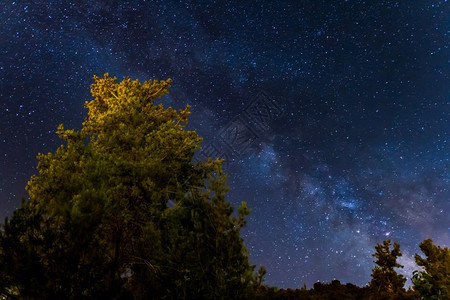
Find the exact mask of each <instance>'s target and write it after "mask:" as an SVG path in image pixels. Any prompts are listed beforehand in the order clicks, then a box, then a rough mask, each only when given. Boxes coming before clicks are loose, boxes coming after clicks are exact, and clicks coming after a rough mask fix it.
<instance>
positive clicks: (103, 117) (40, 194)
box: [0, 74, 261, 299]
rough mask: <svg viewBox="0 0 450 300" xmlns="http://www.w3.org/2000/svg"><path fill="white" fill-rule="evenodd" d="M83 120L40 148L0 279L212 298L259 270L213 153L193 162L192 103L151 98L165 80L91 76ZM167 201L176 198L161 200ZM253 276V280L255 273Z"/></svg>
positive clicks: (28, 291) (23, 284)
mask: <svg viewBox="0 0 450 300" xmlns="http://www.w3.org/2000/svg"><path fill="white" fill-rule="evenodd" d="M94 79H95V82H94V84H92V86H91V93H92V96H93V99H92V100H91V101H88V102H86V104H85V106H86V107H87V108H88V116H87V118H86V120H85V121H84V122H83V124H82V128H81V129H80V130H71V129H70V130H67V129H65V128H64V127H63V125H60V126H59V127H58V130H57V133H58V135H59V137H60V138H61V139H62V140H63V141H64V144H63V145H62V146H60V147H59V148H58V149H57V150H56V151H55V152H54V153H48V154H39V155H38V174H37V175H35V176H32V178H31V179H30V181H29V182H28V184H27V187H26V189H27V191H28V193H29V200H28V201H24V202H23V203H22V206H21V208H20V209H18V210H17V211H16V212H15V213H14V215H13V216H12V218H11V219H10V220H8V219H7V220H6V221H5V224H4V226H3V230H2V231H1V235H0V265H1V270H0V271H1V272H0V288H1V291H0V292H1V293H2V294H3V295H7V296H8V297H11V298H14V297H17V298H26V297H31V298H33V299H49V298H62V297H68V298H71V299H74V298H76V299H79V298H98V297H109V298H130V299H133V298H134V299H152V298H155V299H156V298H158V299H159V298H164V297H166V298H191V299H194V298H199V297H201V298H218V299H233V298H237V297H238V296H237V295H239V297H241V296H242V295H245V293H246V291H247V288H248V287H249V286H250V285H251V284H253V282H255V281H256V280H257V278H256V277H257V276H256V275H254V274H253V270H254V267H253V266H251V265H250V264H249V261H248V253H247V250H246V249H245V247H244V245H243V241H242V239H241V238H240V235H239V233H240V229H241V227H242V226H244V225H245V216H246V215H247V214H248V213H249V209H247V206H246V204H245V202H243V203H242V205H241V206H240V207H239V209H238V212H237V214H233V207H232V206H231V205H230V204H229V203H228V202H227V201H226V200H225V195H226V192H227V190H228V187H227V185H226V175H225V174H224V173H223V172H222V168H221V163H222V161H221V160H212V159H208V160H206V161H199V162H194V161H193V155H194V152H195V151H196V150H197V149H199V148H200V143H201V141H202V139H201V138H200V137H199V136H198V135H197V133H196V132H195V131H190V130H186V124H187V120H188V116H189V114H190V110H189V106H186V108H185V109H181V110H175V109H173V108H171V107H169V108H164V107H163V105H162V104H157V103H155V101H156V100H157V99H159V98H161V97H162V96H164V95H165V94H167V93H168V90H169V86H170V84H171V82H172V81H171V80H170V79H168V80H165V81H157V80H150V81H146V82H144V83H140V82H139V81H138V80H131V79H129V78H126V79H124V80H123V81H122V82H120V83H118V82H117V79H116V78H112V77H110V76H109V75H108V74H105V75H104V77H103V78H99V77H94ZM168 204H173V205H168ZM259 281H261V280H259Z"/></svg>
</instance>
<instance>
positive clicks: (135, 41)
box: [0, 0, 450, 288]
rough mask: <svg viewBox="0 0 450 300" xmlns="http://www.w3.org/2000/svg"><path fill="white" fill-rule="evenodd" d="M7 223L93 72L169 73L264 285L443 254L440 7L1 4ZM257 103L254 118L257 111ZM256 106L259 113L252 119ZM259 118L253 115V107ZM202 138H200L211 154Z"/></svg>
mask: <svg viewBox="0 0 450 300" xmlns="http://www.w3.org/2000/svg"><path fill="white" fill-rule="evenodd" d="M0 8H1V9H0V21H1V23H0V24H1V27H0V157H1V158H0V217H1V218H2V219H3V218H4V217H6V216H9V215H11V214H12V212H13V210H14V209H16V208H17V207H19V205H20V199H21V197H22V196H26V191H25V190H24V187H25V185H26V182H27V181H28V179H29V178H30V176H31V175H32V174H34V173H35V172H36V164H37V160H36V158H35V157H36V155H37V153H39V152H42V153H47V152H53V151H55V149H56V148H57V147H58V146H59V145H60V144H61V141H60V140H59V139H58V137H57V135H56V133H55V131H56V127H57V126H58V125H59V124H60V123H64V125H65V127H66V128H76V129H79V128H80V127H81V123H82V121H83V120H84V118H85V116H86V114H87V110H86V109H85V108H84V106H83V105H84V102H85V101H86V100H90V99H91V98H90V92H89V86H90V84H91V83H92V82H93V79H92V77H93V75H99V76H102V75H103V74H104V73H106V72H109V73H110V75H111V76H117V77H118V79H119V80H122V79H123V78H124V77H131V78H133V79H135V78H138V79H139V80H141V81H144V80H147V79H167V78H169V77H170V78H172V79H173V81H174V82H173V85H172V88H171V94H170V95H169V96H165V97H164V98H163V99H162V100H161V102H162V103H163V104H164V105H166V106H173V107H176V108H180V107H184V106H185V105H186V104H190V105H191V106H192V115H191V119H190V123H189V126H188V128H189V129H192V130H197V132H198V133H199V134H200V135H201V136H203V137H204V138H205V141H204V145H205V150H204V151H203V152H202V153H200V154H199V155H198V157H197V159H198V158H199V157H200V158H201V155H209V154H214V155H218V156H220V157H225V158H227V159H228V160H227V161H228V162H227V165H226V171H227V172H228V173H229V181H228V183H229V185H230V192H229V197H228V200H229V201H230V202H231V203H232V204H233V205H235V206H236V205H238V204H239V203H240V202H241V201H247V203H248V206H249V207H250V208H252V214H251V215H250V216H249V218H248V225H247V227H246V228H245V229H244V230H243V231H242V236H243V238H244V241H245V244H246V246H247V248H248V249H249V251H250V259H251V262H252V263H253V264H256V265H264V266H265V267H266V268H267V270H268V273H267V276H266V283H267V284H269V285H273V286H278V287H280V288H286V287H290V288H300V287H301V286H302V285H303V283H306V285H307V286H308V288H310V287H311V286H312V284H313V283H314V282H316V281H322V282H329V281H331V280H333V279H339V280H340V281H341V282H342V283H346V282H352V283H355V284H358V285H361V286H362V285H365V284H367V283H368V282H369V281H370V273H371V269H372V267H373V257H372V256H371V254H372V253H373V252H374V246H375V245H376V243H378V242H381V241H383V240H384V239H387V238H390V239H392V240H394V241H397V242H399V243H400V244H401V246H402V252H403V257H402V258H401V260H400V262H401V263H402V264H404V265H405V269H404V271H402V272H404V273H405V274H406V275H407V277H410V276H411V273H412V271H413V270H414V269H415V268H416V267H415V265H414V260H413V256H414V253H416V252H420V250H419V248H418V244H419V243H420V242H421V241H422V240H424V239H426V238H432V239H433V240H434V241H435V243H436V244H438V245H440V246H450V217H449V215H450V160H449V158H450V141H449V139H450V123H449V121H450V100H449V96H450V81H449V76H450V63H449V57H450V53H449V41H450V40H449V39H450V9H449V3H447V1H446V0H445V1H437V0H433V1H431V0H430V1H429V0H427V1H420V0H418V1H356V0H355V1H352V0H348V1H344V0H339V1H331V0H329V1H312V0H311V1H295V2H294V1H292V3H290V2H287V1H255V2H251V1H216V2H211V1H199V2H197V1H195V2H194V1H192V2H190V1H189V2H184V1H167V0H166V1H152V2H149V1H128V2H125V1H74V2H70V1H15V2H12V1H2V2H1V3H0ZM255 112H256V113H255ZM258 112H259V114H258ZM258 116H259V117H258ZM206 146H207V147H206Z"/></svg>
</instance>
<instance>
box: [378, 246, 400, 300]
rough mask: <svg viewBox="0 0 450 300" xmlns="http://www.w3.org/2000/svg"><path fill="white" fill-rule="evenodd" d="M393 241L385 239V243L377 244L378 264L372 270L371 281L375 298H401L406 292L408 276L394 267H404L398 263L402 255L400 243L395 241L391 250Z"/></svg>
mask: <svg viewBox="0 0 450 300" xmlns="http://www.w3.org/2000/svg"><path fill="white" fill-rule="evenodd" d="M390 246H391V241H390V240H385V241H383V244H377V245H376V246H375V250H376V251H375V253H374V254H373V255H372V256H374V257H375V258H376V260H375V261H374V262H375V264H376V266H375V268H374V269H373V270H372V280H371V281H370V283H369V286H370V289H371V294H372V298H373V299H396V298H401V297H402V296H403V295H404V293H405V289H404V287H403V286H404V285H405V282H406V278H405V277H404V276H403V275H400V274H397V272H396V271H395V270H394V268H403V266H402V265H400V264H399V263H397V258H398V257H400V256H402V253H401V252H400V245H399V244H397V243H394V246H393V249H392V250H390Z"/></svg>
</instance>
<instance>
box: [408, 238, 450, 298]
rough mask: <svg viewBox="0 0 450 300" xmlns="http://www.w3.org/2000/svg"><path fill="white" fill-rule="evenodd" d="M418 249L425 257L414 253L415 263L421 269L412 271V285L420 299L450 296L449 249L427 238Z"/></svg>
mask: <svg viewBox="0 0 450 300" xmlns="http://www.w3.org/2000/svg"><path fill="white" fill-rule="evenodd" d="M419 246H420V250H422V252H423V253H424V254H425V256H426V258H422V257H421V256H420V255H418V254H416V255H415V260H416V263H417V264H418V265H419V266H421V267H423V269H424V270H423V271H414V276H413V280H412V281H413V286H414V289H415V290H417V291H418V292H419V293H420V296H421V299H436V300H442V299H449V298H450V249H449V248H447V247H445V248H441V247H439V246H436V245H434V244H433V240H431V239H428V240H425V241H423V242H422V243H420V245H419Z"/></svg>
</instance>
